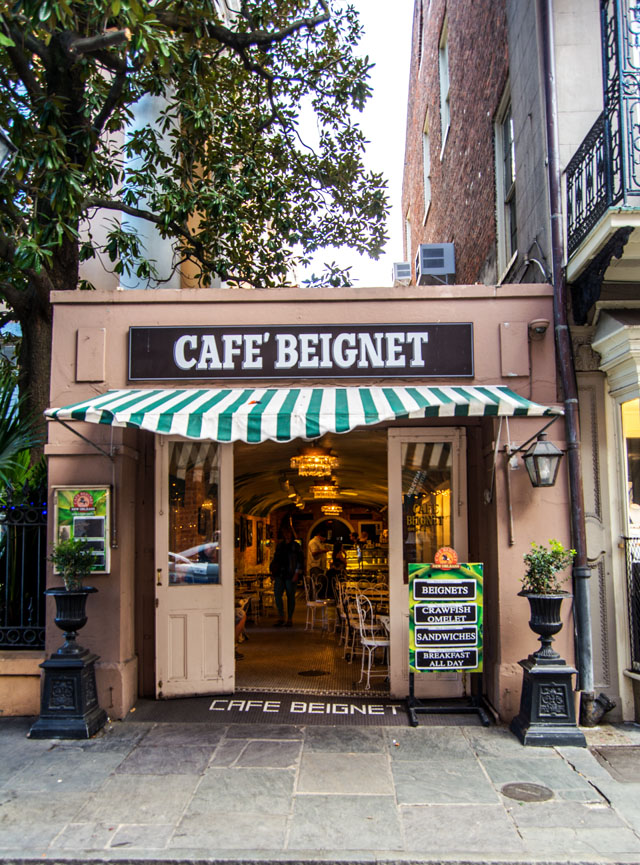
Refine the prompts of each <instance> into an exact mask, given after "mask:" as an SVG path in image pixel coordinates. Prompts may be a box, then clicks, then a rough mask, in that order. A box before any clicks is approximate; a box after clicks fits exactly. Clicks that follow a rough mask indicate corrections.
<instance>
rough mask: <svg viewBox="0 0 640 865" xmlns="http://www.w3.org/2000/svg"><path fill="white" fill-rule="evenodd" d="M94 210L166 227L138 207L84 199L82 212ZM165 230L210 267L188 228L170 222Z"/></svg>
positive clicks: (99, 199)
mask: <svg viewBox="0 0 640 865" xmlns="http://www.w3.org/2000/svg"><path fill="white" fill-rule="evenodd" d="M94 208H96V209H102V210H117V211H118V212H120V213H126V214H127V216H135V217H137V218H138V219H145V220H146V221H147V222H151V223H153V225H162V226H165V225H166V224H165V221H164V219H162V218H161V217H160V216H156V215H155V214H154V213H151V212H150V211H148V210H142V208H140V207H132V206H131V205H130V204H125V203H124V201H115V200H114V199H112V198H99V197H98V196H91V197H89V198H86V199H85V200H84V202H83V204H82V210H84V211H87V210H92V209H94ZM166 228H168V229H169V230H170V232H171V233H173V234H174V235H176V236H178V237H182V238H184V240H186V241H187V242H188V243H190V244H192V246H193V248H194V251H195V254H196V256H197V258H198V260H199V261H200V262H201V263H202V264H204V265H206V266H210V264H209V262H208V261H207V257H206V256H205V254H204V246H203V244H202V242H201V241H199V240H198V239H197V238H195V237H194V236H193V234H191V232H190V231H189V229H188V228H185V227H184V226H182V225H180V224H179V223H177V222H174V221H172V222H170V223H169V225H167V226H166Z"/></svg>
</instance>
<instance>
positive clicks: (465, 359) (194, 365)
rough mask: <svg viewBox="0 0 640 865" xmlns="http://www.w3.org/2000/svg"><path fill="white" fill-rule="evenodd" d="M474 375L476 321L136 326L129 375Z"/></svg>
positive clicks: (146, 378) (131, 334)
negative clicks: (241, 325) (474, 329)
mask: <svg viewBox="0 0 640 865" xmlns="http://www.w3.org/2000/svg"><path fill="white" fill-rule="evenodd" d="M372 376H384V377H385V378H414V377H419V378H433V377H437V378H447V377H449V378H451V377H455V378H460V377H463V378H464V377H467V378H469V377H472V376H473V325H472V324H471V323H470V322H464V323H446V324H440V323H437V324H435V323H434V324H429V323H427V324H385V325H382V324H377V325H366V326H363V325H325V324H316V325H310V326H305V327H290V326H289V325H264V326H262V327H220V326H212V327H207V326H200V325H198V326H193V327H131V328H129V379H130V380H131V381H170V380H175V379H252V378H260V379H278V378H313V379H329V380H333V379H336V378H371V377H372Z"/></svg>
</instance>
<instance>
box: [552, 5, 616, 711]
mask: <svg viewBox="0 0 640 865" xmlns="http://www.w3.org/2000/svg"><path fill="white" fill-rule="evenodd" d="M536 12H537V16H538V29H539V33H540V37H541V41H542V45H541V54H542V56H541V58H540V59H541V65H542V71H543V85H544V101H545V110H546V124H545V131H546V140H547V171H548V180H549V210H550V214H551V258H552V283H553V323H554V332H555V340H556V351H557V367H558V373H559V376H560V382H561V384H562V389H563V393H564V419H565V433H566V440H567V462H568V471H569V495H570V509H571V538H572V541H571V543H572V545H573V547H574V548H575V550H576V557H575V559H574V562H573V593H574V615H575V620H576V655H577V667H578V681H577V683H576V689H577V690H578V691H581V692H582V693H581V700H580V723H581V724H583V725H584V726H587V727H593V726H595V725H596V724H597V723H599V721H600V718H601V717H602V715H603V714H604V710H603V706H602V703H601V702H596V700H595V694H594V680H593V643H592V638H591V606H590V597H589V578H590V568H589V564H588V562H587V535H586V526H585V516H584V497H583V488H582V461H581V456H580V422H579V415H578V384H577V379H576V374H575V368H574V365H573V356H572V351H571V341H570V337H569V327H568V324H567V292H566V281H565V272H564V267H563V257H564V230H563V220H562V188H561V184H560V157H559V144H558V125H557V124H558V108H557V102H556V88H555V81H556V72H555V57H554V51H553V46H554V44H555V40H554V33H553V0H537V3H536Z"/></svg>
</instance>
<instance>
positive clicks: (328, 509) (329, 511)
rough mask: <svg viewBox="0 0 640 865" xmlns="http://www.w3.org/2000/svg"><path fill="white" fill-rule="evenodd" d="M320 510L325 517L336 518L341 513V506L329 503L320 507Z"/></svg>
mask: <svg viewBox="0 0 640 865" xmlns="http://www.w3.org/2000/svg"><path fill="white" fill-rule="evenodd" d="M320 510H321V511H322V513H323V514H324V515H325V516H326V517H337V516H338V515H339V514H341V513H342V505H339V504H338V503H337V502H329V503H328V504H326V505H322V507H321V508H320Z"/></svg>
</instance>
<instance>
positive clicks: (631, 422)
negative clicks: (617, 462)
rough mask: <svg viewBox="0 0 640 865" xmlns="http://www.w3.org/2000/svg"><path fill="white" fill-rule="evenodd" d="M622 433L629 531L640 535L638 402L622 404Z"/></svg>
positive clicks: (639, 413)
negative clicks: (625, 465)
mask: <svg viewBox="0 0 640 865" xmlns="http://www.w3.org/2000/svg"><path fill="white" fill-rule="evenodd" d="M622 432H623V436H624V442H625V454H626V462H627V492H628V500H627V515H628V520H629V529H630V530H631V532H632V533H633V534H640V400H637V399H632V400H629V402H625V403H623V404H622Z"/></svg>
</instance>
